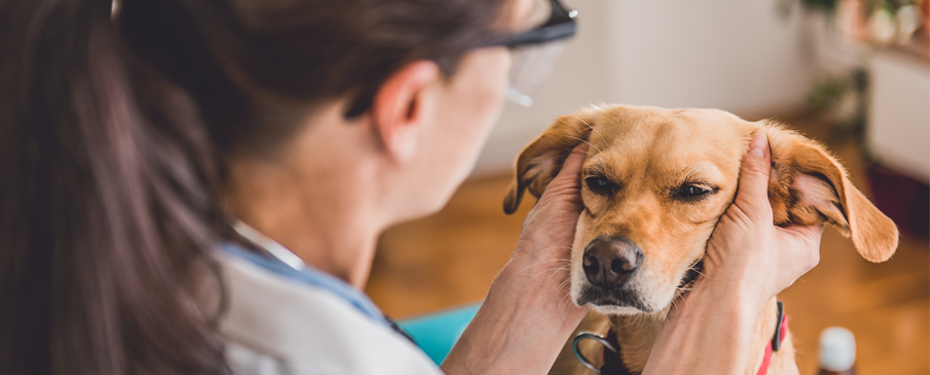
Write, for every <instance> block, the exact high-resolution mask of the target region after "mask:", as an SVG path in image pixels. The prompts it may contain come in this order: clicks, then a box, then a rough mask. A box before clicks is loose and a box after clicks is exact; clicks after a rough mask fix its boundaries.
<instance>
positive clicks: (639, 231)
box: [504, 106, 898, 374]
mask: <svg viewBox="0 0 930 375" xmlns="http://www.w3.org/2000/svg"><path fill="white" fill-rule="evenodd" d="M757 131H761V132H764V133H765V134H766V135H767V137H768V139H769V144H770V146H771V152H772V166H773V168H772V173H771V179H770V181H769V199H770V201H771V204H772V209H773V211H774V221H775V224H777V225H780V226H786V225H789V224H805V225H812V224H820V223H830V224H833V225H835V226H836V227H838V228H839V229H840V230H841V231H843V233H844V234H845V235H847V236H850V237H851V238H852V241H853V243H854V244H855V246H856V249H857V250H858V251H859V253H860V254H861V255H862V256H863V257H865V259H868V260H869V261H872V262H882V261H885V260H887V259H888V258H889V257H891V255H892V254H893V253H894V251H895V249H896V248H897V245H898V230H897V228H896V227H895V225H894V223H893V222H892V221H891V220H890V219H888V217H886V216H885V215H884V214H882V213H881V212H880V211H879V210H878V209H877V208H875V206H873V205H872V203H871V202H869V200H868V199H866V198H865V196H863V195H862V193H861V192H859V190H857V189H856V188H855V187H854V186H853V185H852V183H850V181H849V179H848V178H847V176H846V171H845V170H844V169H843V167H842V166H841V165H840V164H839V163H838V162H837V161H836V160H835V159H834V158H833V157H831V156H830V154H829V153H827V152H826V151H825V150H824V148H823V147H822V146H820V145H819V144H817V143H816V142H814V141H811V140H809V139H807V138H804V137H802V136H800V135H798V134H796V133H794V132H791V131H788V130H785V129H783V128H781V127H780V126H778V125H777V124H774V123H772V122H770V121H759V122H748V121H744V120H742V119H740V118H738V117H736V116H734V115H732V114H730V113H727V112H724V111H719V110H707V109H661V108H651V107H633V106H614V107H603V108H602V107H592V108H590V109H587V110H583V111H580V112H577V113H575V114H573V115H569V116H563V117H560V118H558V119H557V120H556V122H555V123H554V124H553V125H552V126H551V127H550V128H549V129H548V130H546V132H545V133H543V134H542V135H541V136H540V137H539V138H537V139H536V140H535V141H533V142H532V143H531V144H530V145H529V146H527V147H526V148H525V149H524V150H523V152H522V153H521V154H520V157H519V159H518V160H517V165H516V181H514V183H513V184H512V185H511V187H510V191H509V192H508V194H507V196H506V198H505V199H504V211H505V212H507V213H508V214H510V213H513V212H514V211H516V209H517V206H518V205H519V204H520V200H521V198H522V196H523V192H524V190H525V189H529V191H530V193H531V194H533V195H534V196H536V197H539V196H540V195H541V194H542V192H543V190H544V189H545V188H546V186H547V185H548V184H549V182H550V181H552V179H553V178H554V176H555V175H556V174H557V173H558V171H559V169H560V168H561V165H562V162H563V161H564V160H565V158H566V157H567V156H568V154H569V153H570V152H571V151H572V149H573V148H574V147H575V146H577V145H578V144H580V143H581V142H588V143H589V144H590V146H589V148H588V155H587V157H586V159H585V161H584V164H583V167H582V172H581V173H582V176H581V178H582V193H581V194H582V199H583V201H584V205H585V209H584V210H583V212H582V214H581V216H580V217H579V219H578V224H577V229H576V234H575V241H574V245H573V248H572V256H571V298H572V301H573V302H574V303H576V304H578V305H583V304H586V303H590V304H592V305H593V311H592V313H591V314H589V316H588V317H586V319H585V322H584V323H582V326H581V327H579V330H584V331H594V332H598V333H601V334H603V333H605V332H606V331H607V329H608V328H610V327H612V328H613V330H614V331H615V332H616V333H617V341H618V343H619V344H620V347H621V356H620V358H622V362H623V364H624V365H625V366H626V368H627V369H629V370H630V371H632V372H641V371H642V370H643V368H644V367H645V364H646V358H647V357H648V356H649V351H650V350H651V347H652V344H653V342H654V341H655V337H656V335H657V334H658V331H659V329H660V327H661V325H662V323H663V321H664V320H665V316H666V313H667V311H668V308H669V305H670V304H671V303H672V301H673V300H674V299H675V298H677V297H678V296H680V294H681V293H682V289H681V286H682V285H683V284H687V283H688V282H690V279H692V278H693V277H694V276H695V273H694V272H693V271H692V272H688V271H689V269H691V267H693V266H695V265H696V264H697V262H698V261H699V260H700V259H701V258H702V257H703V255H704V251H705V247H706V245H707V241H708V239H709V238H710V235H711V233H712V232H713V230H714V226H715V224H716V223H717V220H718V219H719V218H720V216H721V215H722V214H723V213H724V212H725V211H726V210H727V208H728V207H729V205H730V204H731V203H732V202H733V199H734V197H735V194H736V190H737V182H738V177H739V171H740V163H741V159H742V156H743V154H745V153H746V149H747V146H748V142H749V139H750V138H751V137H752V135H753V134H754V133H755V132H757ZM777 317H778V314H777V311H776V303H775V300H774V299H773V300H772V301H770V302H769V303H768V305H767V306H766V309H765V310H764V311H763V313H762V314H761V315H760V318H759V319H758V321H757V323H756V329H755V332H756V334H755V339H754V343H753V347H752V349H751V350H752V351H751V353H758V354H757V355H753V357H752V358H751V359H750V360H749V365H748V366H749V367H748V368H747V369H746V374H756V372H757V370H758V368H759V366H760V363H761V362H762V358H763V353H764V352H765V347H766V345H767V343H768V342H769V341H770V340H771V339H772V337H773V335H774V333H775V327H776V322H777V320H778V318H777ZM588 343H589V344H592V345H584V346H582V347H581V350H582V352H583V353H584V354H585V356H586V357H587V358H590V359H591V360H592V362H593V363H594V364H595V366H600V358H601V355H600V350H601V348H602V347H601V346H599V345H597V344H594V343H593V342H590V341H588ZM570 345H571V343H569V344H568V345H567V346H566V350H563V353H562V355H560V357H559V361H557V363H556V366H555V367H554V368H553V370H552V373H553V374H556V373H558V374H591V373H592V372H590V371H589V370H587V369H585V368H584V367H582V366H581V364H580V363H579V362H578V361H577V360H576V359H575V358H574V355H572V354H571V349H570ZM797 373H798V368H797V365H796V363H795V356H794V349H793V347H792V345H791V340H790V335H789V337H787V340H786V341H785V342H784V344H783V346H782V347H781V349H780V350H778V351H777V352H775V353H774V354H773V356H772V357H771V366H770V367H769V370H768V374H797Z"/></svg>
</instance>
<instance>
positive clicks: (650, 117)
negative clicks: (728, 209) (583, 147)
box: [590, 106, 758, 169]
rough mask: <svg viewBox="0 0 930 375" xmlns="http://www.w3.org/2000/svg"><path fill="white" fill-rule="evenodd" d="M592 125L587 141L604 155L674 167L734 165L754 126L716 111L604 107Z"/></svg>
mask: <svg viewBox="0 0 930 375" xmlns="http://www.w3.org/2000/svg"><path fill="white" fill-rule="evenodd" d="M594 122H595V129H596V132H592V134H591V136H590V138H591V141H592V143H594V144H595V145H597V146H598V147H599V148H600V149H601V150H603V152H605V153H611V154H614V153H616V154H617V155H612V156H613V157H617V156H622V157H623V158H624V159H627V160H628V161H631V162H635V163H648V162H649V161H650V160H648V159H656V158H658V159H661V160H662V161H663V162H664V164H663V165H666V166H669V167H673V168H676V169H680V168H685V167H687V165H683V164H688V163H691V162H695V161H705V162H709V163H713V164H715V165H718V166H720V167H726V166H730V165H731V164H734V163H737V164H738V163H739V160H740V159H741V155H742V152H744V151H745V150H744V148H745V144H746V142H747V140H748V136H749V135H750V134H751V133H752V131H753V130H755V129H756V128H757V127H758V126H757V125H755V124H753V123H750V122H748V121H745V120H743V119H740V118H739V117H737V116H735V115H733V114H731V113H729V112H725V111H720V110H712V109H664V108H653V107H633V106H617V107H611V108H608V109H603V110H601V112H600V113H599V116H598V117H597V118H596V119H595V121H594ZM602 146H603V147H602ZM604 156H606V157H611V156H608V155H604ZM674 161H678V162H679V163H677V164H679V165H676V163H674ZM669 162H672V163H671V164H670V163H669ZM728 169H729V168H728Z"/></svg>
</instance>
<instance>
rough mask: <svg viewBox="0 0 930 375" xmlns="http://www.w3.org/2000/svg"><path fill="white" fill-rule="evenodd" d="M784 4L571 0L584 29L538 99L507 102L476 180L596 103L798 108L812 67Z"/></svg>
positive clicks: (767, 110)
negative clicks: (559, 119) (525, 103)
mask: <svg viewBox="0 0 930 375" xmlns="http://www.w3.org/2000/svg"><path fill="white" fill-rule="evenodd" d="M777 1H778V0H764V1H738V0H704V1H689V0H649V1H646V0H566V2H568V3H569V5H570V6H573V7H574V8H575V9H577V10H578V12H579V16H578V20H579V27H580V29H579V32H578V35H577V36H576V38H575V39H574V40H573V41H572V42H571V43H570V44H569V46H568V48H567V49H566V51H565V52H564V53H563V55H562V57H561V58H560V60H559V61H558V63H557V66H556V70H555V73H553V76H552V77H551V78H550V79H549V81H547V83H546V85H545V86H544V87H543V89H542V91H541V92H540V93H539V94H538V95H536V103H535V104H534V106H533V107H530V108H522V107H519V106H517V105H515V104H511V103H508V104H507V105H506V107H505V110H504V113H503V115H502V117H501V120H500V121H499V123H498V125H497V127H496V128H495V130H494V132H493V134H492V135H491V138H490V139H489V141H488V144H487V146H486V147H485V149H484V151H483V152H482V155H481V158H480V159H479V161H478V164H477V166H476V168H475V171H474V173H473V175H474V176H482V175H488V174H495V173H501V172H505V171H508V170H509V168H511V166H512V163H513V160H514V159H515V158H516V155H517V154H518V153H519V151H520V149H521V148H522V147H523V146H524V145H526V144H527V143H528V142H529V141H531V140H532V139H533V138H535V137H536V136H537V135H539V133H541V132H542V131H543V130H545V129H546V127H548V125H549V124H550V123H551V121H552V119H553V118H555V117H556V116H558V115H561V114H567V113H570V112H572V111H574V110H577V109H579V108H582V107H584V106H586V105H589V104H591V103H624V104H639V105H654V106H662V107H714V108H721V109H725V110H729V111H731V112H734V113H737V114H741V115H747V116H759V115H772V114H779V113H785V112H786V111H789V110H791V109H795V108H798V107H800V106H801V104H802V103H803V100H804V95H805V92H806V90H807V87H808V81H809V77H810V73H811V67H812V65H813V64H812V62H811V61H810V60H811V59H810V58H809V57H808V56H809V53H807V52H806V51H807V50H808V49H809V46H808V45H807V43H806V41H805V35H806V34H805V33H804V28H803V27H802V22H801V21H802V17H801V16H802V15H801V14H800V12H799V10H798V9H795V10H794V14H793V15H792V16H791V17H789V18H787V19H783V18H781V17H779V16H778V12H777V10H776V3H777Z"/></svg>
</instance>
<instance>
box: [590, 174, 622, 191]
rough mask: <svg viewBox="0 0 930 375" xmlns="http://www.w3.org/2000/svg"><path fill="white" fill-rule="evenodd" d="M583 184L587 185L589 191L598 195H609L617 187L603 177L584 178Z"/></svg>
mask: <svg viewBox="0 0 930 375" xmlns="http://www.w3.org/2000/svg"><path fill="white" fill-rule="evenodd" d="M584 182H585V184H587V185H588V188H589V189H591V190H592V191H594V192H595V193H599V194H609V193H611V192H613V191H614V189H615V188H616V187H617V185H615V184H614V183H613V182H610V180H608V179H606V178H604V177H603V176H591V177H588V178H585V179H584Z"/></svg>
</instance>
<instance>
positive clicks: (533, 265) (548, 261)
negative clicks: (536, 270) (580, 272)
mask: <svg viewBox="0 0 930 375" xmlns="http://www.w3.org/2000/svg"><path fill="white" fill-rule="evenodd" d="M568 261H569V259H567V258H559V259H549V260H544V261H541V262H537V263H533V264H531V265H529V266H527V267H526V268H524V269H522V270H521V271H520V272H521V273H522V272H526V271H527V270H529V269H530V268H533V267H536V266H538V265H540V264H545V263H552V262H568Z"/></svg>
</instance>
